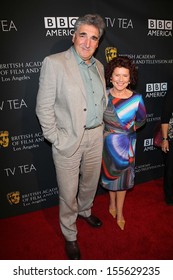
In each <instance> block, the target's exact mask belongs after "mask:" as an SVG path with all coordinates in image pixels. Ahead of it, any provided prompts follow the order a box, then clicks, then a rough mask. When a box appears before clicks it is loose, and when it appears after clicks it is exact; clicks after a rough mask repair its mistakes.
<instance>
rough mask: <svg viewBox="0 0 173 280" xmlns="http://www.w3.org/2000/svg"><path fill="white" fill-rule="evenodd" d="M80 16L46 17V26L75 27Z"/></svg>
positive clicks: (49, 27)
mask: <svg viewBox="0 0 173 280" xmlns="http://www.w3.org/2000/svg"><path fill="white" fill-rule="evenodd" d="M77 19H78V17H44V26H45V28H47V29H51V28H58V29H59V28H74V25H75V22H76V20H77Z"/></svg>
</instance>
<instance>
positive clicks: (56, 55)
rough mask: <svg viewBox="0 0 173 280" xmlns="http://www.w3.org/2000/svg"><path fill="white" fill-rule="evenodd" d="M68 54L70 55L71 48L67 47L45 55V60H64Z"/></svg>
mask: <svg viewBox="0 0 173 280" xmlns="http://www.w3.org/2000/svg"><path fill="white" fill-rule="evenodd" d="M70 56H71V49H68V50H65V51H62V52H58V53H54V54H50V55H48V56H46V57H45V60H50V61H52V62H56V61H61V60H64V59H65V58H66V59H68V58H69V57H70Z"/></svg>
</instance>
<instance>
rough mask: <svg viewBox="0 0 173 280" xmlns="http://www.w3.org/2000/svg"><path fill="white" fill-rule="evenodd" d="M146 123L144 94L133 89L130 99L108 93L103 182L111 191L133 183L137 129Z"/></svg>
mask: <svg viewBox="0 0 173 280" xmlns="http://www.w3.org/2000/svg"><path fill="white" fill-rule="evenodd" d="M145 122H146V109H145V105H144V102H143V99H142V95H141V94H138V93H135V92H133V94H132V96H131V97H129V98H127V99H119V98H115V97H113V96H112V95H111V94H110V93H109V95H108V105H107V109H106V111H105V112H104V123H105V128H104V147H103V160H102V172H101V185H102V186H103V187H104V188H106V189H108V190H112V191H118V190H128V189H130V188H132V187H133V186H134V176H135V174H134V167H135V149H136V130H137V129H138V128H139V127H141V126H142V125H144V123H145Z"/></svg>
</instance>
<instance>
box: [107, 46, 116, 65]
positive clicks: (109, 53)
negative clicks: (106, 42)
mask: <svg viewBox="0 0 173 280" xmlns="http://www.w3.org/2000/svg"><path fill="white" fill-rule="evenodd" d="M105 56H106V61H107V63H108V62H110V61H111V60H112V59H113V58H115V57H117V48H115V47H107V48H106V49H105Z"/></svg>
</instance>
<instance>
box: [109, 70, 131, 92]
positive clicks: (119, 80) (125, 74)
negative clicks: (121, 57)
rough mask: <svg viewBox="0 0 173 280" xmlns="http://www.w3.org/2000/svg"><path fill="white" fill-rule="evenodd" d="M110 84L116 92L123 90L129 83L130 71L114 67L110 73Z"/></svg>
mask: <svg viewBox="0 0 173 280" xmlns="http://www.w3.org/2000/svg"><path fill="white" fill-rule="evenodd" d="M111 82H112V84H113V86H114V87H115V88H116V89H117V90H120V91H121V90H124V89H125V88H127V86H128V84H129V83H130V71H129V69H127V68H124V67H116V68H115V69H114V71H113V73H112V77H111Z"/></svg>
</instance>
